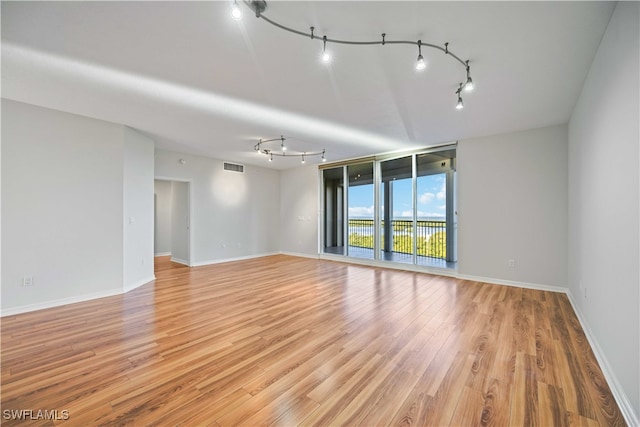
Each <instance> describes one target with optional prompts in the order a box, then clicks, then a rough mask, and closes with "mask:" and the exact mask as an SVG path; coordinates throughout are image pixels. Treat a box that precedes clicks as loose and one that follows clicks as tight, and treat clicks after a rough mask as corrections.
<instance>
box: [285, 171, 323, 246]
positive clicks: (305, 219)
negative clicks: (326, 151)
mask: <svg viewBox="0 0 640 427" xmlns="http://www.w3.org/2000/svg"><path fill="white" fill-rule="evenodd" d="M318 176H319V175H318V167H317V166H303V167H299V168H295V169H289V170H283V171H282V172H281V173H280V191H281V196H280V202H281V206H280V230H281V233H282V239H281V242H280V250H281V251H282V252H285V253H290V254H298V255H305V256H314V257H317V256H318V224H319V219H318V212H319V207H318Z"/></svg>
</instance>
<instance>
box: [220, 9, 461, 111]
mask: <svg viewBox="0 0 640 427" xmlns="http://www.w3.org/2000/svg"><path fill="white" fill-rule="evenodd" d="M243 3H244V4H246V5H247V6H249V7H250V8H251V9H252V10H253V11H254V12H255V14H256V17H257V18H262V19H263V20H264V21H266V22H268V23H269V24H271V25H273V26H274V27H277V28H280V29H281V30H285V31H288V32H290V33H293V34H297V35H299V36H304V37H309V38H311V40H322V56H321V58H322V62H324V63H329V62H331V54H330V51H328V50H327V43H336V44H344V45H354V46H364V45H378V44H379V45H382V46H386V45H388V44H408V45H418V59H417V61H416V70H418V71H420V70H424V69H425V68H426V67H427V63H426V61H425V60H424V57H423V56H422V47H423V46H425V47H429V48H432V49H436V50H440V51H442V52H443V53H444V54H445V55H447V56H450V57H452V58H453V59H455V60H456V61H457V62H459V63H460V64H462V66H463V67H465V70H466V79H465V80H463V83H460V89H459V90H458V91H456V94H457V95H458V103H457V104H456V108H458V109H460V108H462V107H463V103H462V97H461V96H460V91H462V89H464V91H465V92H471V91H472V90H473V88H474V84H473V80H472V79H471V68H470V67H469V61H468V60H467V61H463V60H462V59H460V58H459V57H458V56H457V55H455V54H454V53H453V52H451V51H450V50H449V43H445V44H444V46H440V45H437V44H432V43H423V42H422V40H418V41H416V42H414V41H409V40H387V39H386V34H384V33H383V34H382V39H381V40H370V41H355V40H340V39H331V38H328V37H327V36H326V35H324V36H322V38H320V37H318V36H316V35H315V34H314V27H310V30H311V31H310V32H309V33H307V32H304V31H299V30H296V29H293V28H290V27H287V26H286V25H282V24H280V23H278V22H276V21H273V20H271V19H269V18H267V17H266V16H264V14H263V13H264V11H265V10H266V9H267V2H266V1H265V0H243ZM233 5H234V8H235V7H236V6H237V3H236V0H234V2H233ZM241 15H242V14H240V15H239V16H238V17H237V18H236V16H237V15H236V13H235V12H234V9H232V16H233V17H234V19H240V17H241Z"/></svg>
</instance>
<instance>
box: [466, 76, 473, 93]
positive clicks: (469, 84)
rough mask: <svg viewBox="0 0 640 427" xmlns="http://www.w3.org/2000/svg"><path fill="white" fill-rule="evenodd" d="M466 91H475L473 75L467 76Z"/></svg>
mask: <svg viewBox="0 0 640 427" xmlns="http://www.w3.org/2000/svg"><path fill="white" fill-rule="evenodd" d="M464 91H465V92H471V91H473V80H471V77H467V82H466V83H465V84H464Z"/></svg>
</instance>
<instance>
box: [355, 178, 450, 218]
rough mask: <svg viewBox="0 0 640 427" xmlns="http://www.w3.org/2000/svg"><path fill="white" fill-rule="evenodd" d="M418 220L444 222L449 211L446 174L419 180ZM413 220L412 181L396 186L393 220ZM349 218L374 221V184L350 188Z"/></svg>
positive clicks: (402, 182) (394, 189) (399, 183)
mask: <svg viewBox="0 0 640 427" xmlns="http://www.w3.org/2000/svg"><path fill="white" fill-rule="evenodd" d="M417 211H418V219H444V218H445V212H446V179H445V174H437V175H427V176H421V177H418V209H417ZM412 217H413V206H412V200H411V179H400V180H396V181H394V183H393V218H394V219H407V218H412ZM349 218H351V219H357V218H361V219H364V218H366V219H370V218H371V219H372V218H373V184H369V185H359V186H352V187H349Z"/></svg>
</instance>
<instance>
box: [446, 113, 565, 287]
mask: <svg viewBox="0 0 640 427" xmlns="http://www.w3.org/2000/svg"><path fill="white" fill-rule="evenodd" d="M457 157H458V159H457V162H458V167H457V170H458V272H459V274H461V275H463V276H465V275H466V276H476V277H485V278H491V279H501V280H507V281H514V282H522V283H529V284H534V285H546V286H559V287H566V285H567V127H566V125H561V126H554V127H549V128H543V129H534V130H529V131H524V132H517V133H510V134H505V135H496V136H491V137H485V138H476V139H469V140H464V141H460V142H459V144H458V150H457ZM510 259H513V260H515V268H510V267H509V264H508V261H509V260H510Z"/></svg>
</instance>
